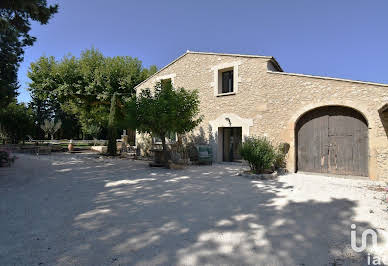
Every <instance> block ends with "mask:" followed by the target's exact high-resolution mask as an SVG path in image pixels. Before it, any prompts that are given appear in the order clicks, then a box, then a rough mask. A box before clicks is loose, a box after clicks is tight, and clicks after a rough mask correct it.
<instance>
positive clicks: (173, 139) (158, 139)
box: [152, 132, 177, 144]
mask: <svg viewBox="0 0 388 266" xmlns="http://www.w3.org/2000/svg"><path fill="white" fill-rule="evenodd" d="M152 139H153V143H154V144H161V143H162V138H161V137H159V136H154V137H153V138H152ZM176 141H177V134H176V133H174V132H168V133H167V135H166V143H167V144H168V143H175V142H176Z"/></svg>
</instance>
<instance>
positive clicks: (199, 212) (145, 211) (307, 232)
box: [0, 158, 371, 265]
mask: <svg viewBox="0 0 388 266" xmlns="http://www.w3.org/2000/svg"><path fill="white" fill-rule="evenodd" d="M77 160H78V161H77ZM88 160H89V161H88ZM61 162H62V163H61ZM64 169H70V170H64ZM45 174H46V175H47V177H46V183H42V186H43V187H44V188H43V191H44V193H40V194H38V193H39V191H42V189H40V190H38V189H36V190H34V189H31V190H29V191H28V192H27V194H26V195H25V197H24V198H22V199H19V201H20V202H19V204H17V206H23V208H24V210H25V209H26V208H27V209H31V212H33V214H30V216H28V215H27V216H26V217H23V215H22V212H23V210H19V209H18V208H16V210H14V211H11V212H9V213H7V212H6V216H7V218H8V219H11V220H12V219H15V218H22V219H23V218H25V219H26V220H24V222H23V221H18V222H17V224H16V225H9V224H6V222H5V221H2V225H5V228H6V229H7V231H6V233H0V236H4V237H5V238H4V240H0V241H1V242H0V243H1V244H6V243H5V241H6V240H9V241H10V242H11V244H10V245H11V246H9V248H8V249H7V250H3V252H1V250H0V256H1V255H3V256H2V257H0V259H1V260H3V259H4V261H5V262H10V263H15V262H16V264H17V262H18V261H20V262H23V263H27V264H30V263H31V264H33V263H40V262H42V263H44V264H49V265H51V264H72V265H73V264H80V265H107V264H117V265H119V264H120V265H155V264H163V265H176V264H184V265H203V264H210V265H220V264H228V265H233V264H239V265H242V264H244V265H246V264H248V265H261V264H271V265H353V264H354V265H362V264H363V263H365V257H366V254H364V253H355V252H353V251H352V250H351V249H350V225H351V224H352V223H355V221H354V216H355V212H354V208H355V207H356V206H357V203H356V202H354V201H351V200H348V199H345V198H332V199H331V200H329V201H326V202H321V201H320V202H318V201H313V200H308V201H298V202H296V201H290V200H288V199H287V198H286V197H285V196H284V195H285V193H293V187H291V186H288V185H287V184H286V183H283V182H280V181H252V180H248V179H245V178H243V177H240V176H237V175H236V167H235V166H227V165H222V166H220V165H216V166H213V167H210V166H204V167H197V166H193V167H190V168H188V169H185V170H178V171H173V170H167V169H154V168H149V167H148V166H147V164H146V163H145V162H138V161H121V160H103V161H98V160H97V159H79V158H78V159H74V160H73V163H71V160H70V161H67V160H66V159H63V161H60V160H57V161H56V162H55V163H50V169H49V170H47V171H46V172H44V173H42V176H44V175H45ZM50 178H51V179H50ZM47 180H50V181H47ZM40 182H42V181H40ZM15 191H16V192H17V189H15ZM15 191H14V192H15ZM9 193H11V192H9ZM6 196H7V197H8V198H11V195H8V194H7V195H6ZM32 197H35V198H34V200H36V202H34V203H28V199H30V200H31V198H32ZM23 204H24V205H23ZM11 206H12V204H11V203H9V205H6V206H5V207H4V205H3V209H2V210H3V211H4V210H5V211H7V210H8V211H9V209H10V208H12V207H11ZM20 216H22V217H20ZM2 219H3V218H2ZM27 221H30V222H31V223H30V224H28V226H26V223H27ZM356 224H357V229H358V230H359V233H358V235H360V232H361V231H362V230H364V229H366V228H371V226H370V225H369V224H368V223H367V222H359V221H357V222H356ZM23 226H24V228H25V230H29V237H30V238H28V240H27V241H24V243H23V246H24V247H25V248H27V247H28V249H29V250H30V255H27V254H23V253H20V252H18V249H17V247H20V246H17V245H19V244H17V243H16V242H17V241H21V240H22V239H23V236H22V233H23V232H19V233H15V234H13V236H12V234H11V232H15V230H17V229H20V228H23ZM24 233H26V232H24ZM11 236H12V237H14V238H12V239H11ZM34 237H35V238H36V237H41V238H42V239H44V240H43V241H37V240H36V239H34ZM2 242H4V243H2ZM12 245H13V246H12ZM359 245H360V244H359ZM47 248H50V249H49V250H47ZM7 252H8V253H7ZM5 254H6V255H8V257H6V256H4V255H5ZM18 256H25V257H24V259H23V258H22V259H20V258H18Z"/></svg>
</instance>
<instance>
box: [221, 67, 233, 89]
mask: <svg viewBox="0 0 388 266" xmlns="http://www.w3.org/2000/svg"><path fill="white" fill-rule="evenodd" d="M221 92H222V93H228V92H233V70H229V71H225V72H222V87H221Z"/></svg>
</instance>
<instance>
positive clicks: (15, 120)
mask: <svg viewBox="0 0 388 266" xmlns="http://www.w3.org/2000/svg"><path fill="white" fill-rule="evenodd" d="M32 126H33V113H32V111H31V109H29V108H27V107H26V106H25V105H24V104H18V103H16V102H11V103H10V104H9V105H8V107H7V108H4V109H1V110H0V134H1V136H0V138H1V139H3V141H4V140H6V139H8V140H10V141H11V142H12V143H18V142H19V141H21V140H24V139H25V137H26V136H27V135H28V134H31V129H32Z"/></svg>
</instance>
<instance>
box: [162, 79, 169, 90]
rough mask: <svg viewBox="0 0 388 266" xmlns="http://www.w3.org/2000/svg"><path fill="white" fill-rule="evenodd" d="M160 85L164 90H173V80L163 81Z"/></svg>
mask: <svg viewBox="0 0 388 266" xmlns="http://www.w3.org/2000/svg"><path fill="white" fill-rule="evenodd" d="M160 83H161V84H160V85H161V87H162V89H163V88H171V87H172V80H171V79H161V80H160Z"/></svg>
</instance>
